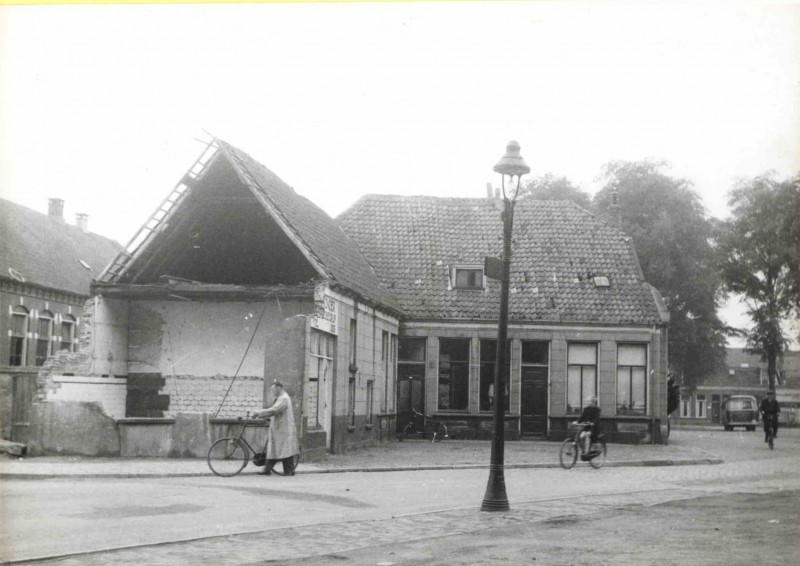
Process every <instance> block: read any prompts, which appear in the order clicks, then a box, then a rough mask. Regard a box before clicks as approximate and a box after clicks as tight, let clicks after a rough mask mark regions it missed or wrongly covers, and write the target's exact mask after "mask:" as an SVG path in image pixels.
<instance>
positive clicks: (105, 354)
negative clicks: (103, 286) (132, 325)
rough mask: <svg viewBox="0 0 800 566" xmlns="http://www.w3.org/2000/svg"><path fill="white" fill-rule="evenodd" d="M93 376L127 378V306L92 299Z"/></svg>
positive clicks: (124, 302)
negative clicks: (125, 376) (124, 376)
mask: <svg viewBox="0 0 800 566" xmlns="http://www.w3.org/2000/svg"><path fill="white" fill-rule="evenodd" d="M91 343H92V374H93V375H108V376H110V377H114V376H121V375H127V371H128V369H127V363H128V302H127V301H125V300H120V299H107V298H105V297H95V298H94V319H93V321H92V338H91Z"/></svg>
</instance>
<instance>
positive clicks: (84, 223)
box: [75, 212, 89, 234]
mask: <svg viewBox="0 0 800 566" xmlns="http://www.w3.org/2000/svg"><path fill="white" fill-rule="evenodd" d="M75 226H77V227H78V228H80V229H81V232H83V233H84V234H88V233H89V215H88V214H86V213H85V212H79V213H78V214H76V215H75Z"/></svg>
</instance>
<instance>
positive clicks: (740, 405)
mask: <svg viewBox="0 0 800 566" xmlns="http://www.w3.org/2000/svg"><path fill="white" fill-rule="evenodd" d="M722 424H723V426H724V427H725V430H733V429H734V428H735V427H737V426H741V427H744V428H746V429H747V430H755V429H756V425H757V424H758V401H756V398H755V397H753V396H752V395H732V396H731V397H728V398H727V399H726V400H725V401H723V403H722Z"/></svg>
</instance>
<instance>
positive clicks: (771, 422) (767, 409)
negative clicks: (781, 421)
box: [758, 389, 781, 442]
mask: <svg viewBox="0 0 800 566" xmlns="http://www.w3.org/2000/svg"><path fill="white" fill-rule="evenodd" d="M758 411H759V412H760V413H761V419H762V420H763V421H764V442H767V441H768V440H769V428H770V426H771V427H772V437H773V438H778V413H780V412H781V406H780V403H778V400H777V399H775V391H773V390H772V389H770V390H769V391H767V397H766V398H765V399H764V400H762V401H761V405H759V407H758Z"/></svg>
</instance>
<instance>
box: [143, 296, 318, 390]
mask: <svg viewBox="0 0 800 566" xmlns="http://www.w3.org/2000/svg"><path fill="white" fill-rule="evenodd" d="M313 309H314V305H313V301H309V302H307V303H300V302H290V301H279V300H277V299H276V300H274V301H270V302H269V303H267V304H266V308H265V304H264V303H240V302H213V303H212V302H195V301H141V302H136V303H132V304H131V314H130V328H131V331H130V335H129V343H128V358H129V363H128V371H129V372H153V373H160V374H161V375H163V376H164V377H165V378H167V377H170V376H206V377H212V376H217V375H221V376H233V375H236V374H237V372H238V375H239V376H251V377H263V375H264V343H265V341H266V340H267V339H268V336H269V334H270V333H271V332H272V331H274V330H275V329H277V328H280V324H281V322H282V321H283V320H284V319H285V318H288V317H290V316H294V315H296V314H308V313H309V312H313ZM262 312H263V313H264V314H263V318H261V323H260V325H259V324H258V322H259V318H260V317H261V314H262ZM257 326H258V330H256V327H257ZM254 333H255V337H253V334H254ZM251 339H252V344H251V345H250V348H249V350H248V344H249V343H250V341H251Z"/></svg>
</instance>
